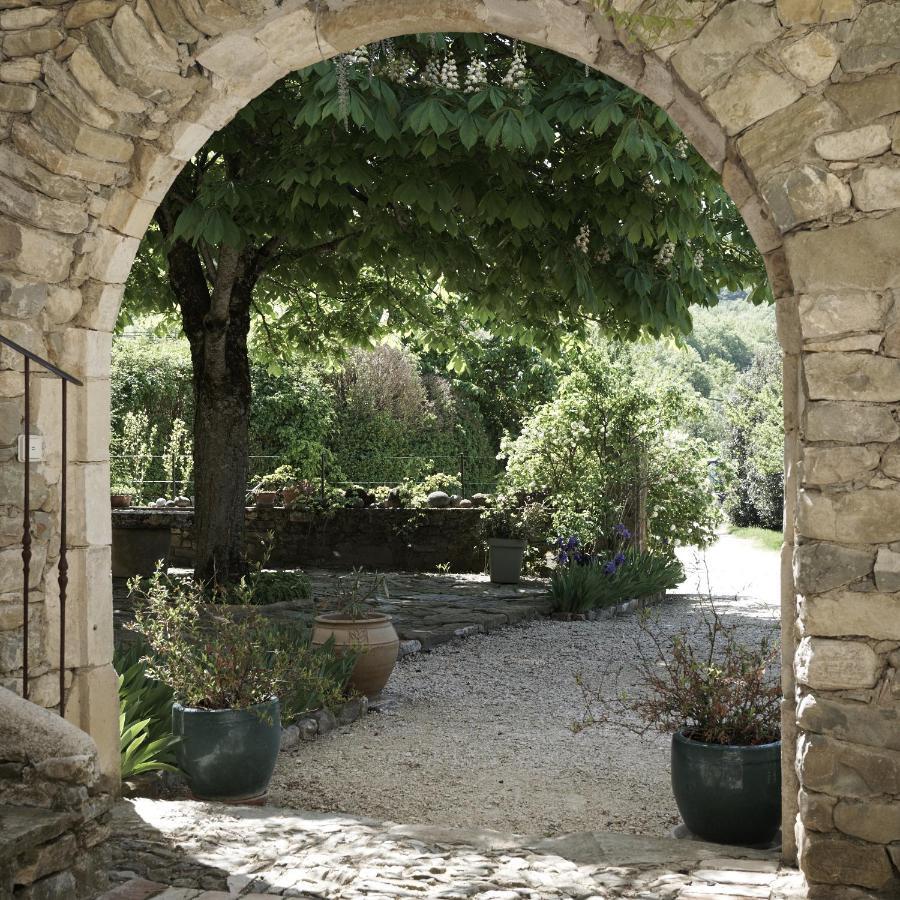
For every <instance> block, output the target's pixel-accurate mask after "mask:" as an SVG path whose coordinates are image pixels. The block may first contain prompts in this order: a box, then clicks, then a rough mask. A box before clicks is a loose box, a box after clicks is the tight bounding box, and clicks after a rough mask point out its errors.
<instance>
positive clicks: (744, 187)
mask: <svg viewBox="0 0 900 900" xmlns="http://www.w3.org/2000/svg"><path fill="white" fill-rule="evenodd" d="M623 5H625V6H627V8H628V9H631V10H634V9H637V10H639V11H640V12H642V13H644V14H652V13H653V12H658V13H661V14H662V15H663V16H668V17H670V18H674V19H675V21H674V23H673V25H672V27H670V28H668V29H667V30H665V31H664V32H663V33H662V34H661V35H656V36H654V35H650V34H648V33H645V32H644V31H643V30H642V28H641V26H640V24H637V25H635V26H634V27H633V28H632V29H631V33H626V32H625V31H624V30H623V29H621V28H619V27H617V26H616V25H615V24H614V23H613V22H612V21H611V20H610V18H609V16H607V15H605V14H604V12H603V11H602V10H600V9H598V8H597V7H596V6H594V5H591V4H589V3H583V2H578V0H515V2H511V0H356V2H354V0H341V2H334V3H327V2H310V3H308V4H306V3H299V2H297V0H285V2H281V3H278V2H276V0H230V2H229V0H77V2H58V0H45V2H43V3H30V2H28V0H0V37H2V45H0V173H2V174H0V273H2V274H0V332H2V333H3V334H5V335H7V336H8V337H10V338H11V339H13V340H14V341H16V342H18V343H19V344H21V345H22V346H24V347H27V348H28V349H29V350H31V351H32V352H34V353H37V354H39V355H41V356H44V357H47V358H49V359H50V360H52V361H53V362H54V364H55V365H57V366H58V367H60V368H62V369H65V370H67V371H70V372H72V373H73V374H74V375H75V376H76V377H78V378H79V379H81V380H82V381H83V382H84V388H83V389H81V390H79V391H78V392H77V397H75V398H73V402H72V403H71V404H70V409H69V434H70V439H71V442H72V449H73V453H74V459H75V465H74V466H73V471H72V478H71V482H70V486H69V500H70V523H71V531H70V535H71V540H72V543H73V544H74V547H73V550H72V553H71V554H70V592H71V599H70V618H69V623H70V624H69V640H68V642H67V645H66V666H67V674H66V679H65V684H66V690H67V691H68V694H69V696H68V703H67V707H66V708H67V716H68V718H69V719H70V720H71V721H72V722H74V723H77V724H78V725H79V726H80V727H81V728H83V729H84V730H86V731H88V732H89V733H90V734H91V735H92V736H93V737H94V738H95V740H96V742H97V744H98V747H99V751H100V759H101V765H102V766H103V767H104V768H105V770H106V771H107V772H108V773H110V774H112V773H114V772H115V770H116V760H117V755H118V740H117V737H118V736H117V727H116V703H115V689H116V685H115V675H114V673H113V670H112V667H111V655H112V599H111V584H110V577H109V571H110V566H109V543H110V516H109V507H108V486H109V480H108V479H109V472H108V453H109V430H108V426H109V382H108V375H109V354H110V340H111V331H112V328H113V326H114V324H115V320H116V316H117V312H118V307H119V303H120V300H121V297H122V292H123V285H124V282H125V280H126V278H127V277H128V272H129V269H130V266H131V263H132V259H133V257H134V254H135V251H136V249H137V246H138V243H139V241H140V239H141V236H142V235H143V233H144V231H145V229H146V227H147V225H148V223H149V222H150V220H151V218H152V216H153V213H154V210H155V207H156V204H157V203H158V202H159V201H160V199H161V198H162V197H163V196H164V195H165V193H166V191H167V189H168V188H169V186H170V184H171V183H172V181H173V179H174V177H175V175H176V174H177V172H178V171H179V169H180V168H181V166H182V165H183V163H184V161H185V160H187V159H189V158H190V156H191V155H192V154H193V153H194V152H195V151H196V150H197V149H198V148H199V147H200V146H201V145H202V144H203V142H204V141H205V140H206V139H207V138H208V137H209V135H210V134H211V133H212V132H213V131H214V130H216V129H218V128H220V127H221V126H222V125H223V124H224V123H226V122H227V121H229V119H230V118H231V117H232V116H234V114H235V113H236V112H237V111H238V110H239V109H241V108H242V107H243V106H244V105H245V104H246V103H247V102H248V101H249V100H250V99H252V98H253V97H255V96H256V95H257V94H259V93H260V92H262V91H263V90H265V89H266V88H267V87H269V86H270V85H271V84H272V83H273V82H274V81H276V80H277V79H278V78H280V77H282V76H283V75H284V74H286V73H287V72H289V71H291V70H293V69H297V68H299V67H302V66H305V65H307V64H309V63H312V62H314V61H316V60H318V59H321V58H322V57H328V56H332V55H334V54H335V53H338V52H342V51H346V50H349V49H351V48H353V47H356V46H358V45H360V44H362V43H365V42H369V41H372V40H375V39H379V38H384V37H388V36H391V35H399V34H404V33H410V32H429V31H437V30H440V31H497V32H503V33H505V34H507V35H509V36H511V37H515V38H519V39H522V40H525V41H531V42H534V43H537V44H541V45H544V46H547V47H550V48H553V49H555V50H558V51H559V52H561V53H566V54H568V55H570V56H572V57H574V58H575V59H578V60H581V61H583V62H584V63H585V64H586V65H589V66H593V67H596V68H598V69H600V70H602V71H604V72H606V73H608V74H610V75H612V76H613V77H615V78H617V79H618V80H619V81H621V82H623V83H624V84H627V85H629V86H632V87H634V88H635V89H637V90H638V91H640V92H641V93H643V94H645V95H646V96H648V97H649V98H650V99H651V100H653V101H655V102H656V103H657V104H659V105H660V106H661V107H663V108H664V109H666V110H667V111H668V113H669V114H670V115H671V117H672V118H673V119H674V120H675V121H676V122H677V123H678V124H679V125H680V126H681V127H682V128H683V130H684V132H685V134H686V136H687V137H688V139H689V140H691V141H692V142H693V143H694V145H695V146H696V147H697V148H698V150H699V151H700V152H701V153H702V154H703V156H704V157H705V158H706V159H707V161H708V162H709V163H710V164H711V165H712V166H713V167H714V168H715V169H716V170H717V171H719V172H721V173H722V179H723V182H724V184H725V186H726V188H727V190H728V191H729V193H730V194H731V196H732V198H733V199H734V201H735V203H736V204H737V205H738V207H739V208H740V210H741V212H742V214H743V216H744V218H745V219H746V221H747V223H748V225H749V227H750V230H751V232H752V234H753V236H754V238H755V240H756V243H757V245H758V247H759V249H760V251H761V252H762V253H763V255H764V257H765V260H766V264H767V267H768V272H769V277H770V280H771V283H772V287H773V290H774V293H775V296H776V297H777V298H778V318H779V330H780V336H781V340H782V345H783V347H784V350H785V432H786V448H785V459H786V475H787V478H786V490H785V494H786V509H785V521H786V530H785V534H786V543H785V550H784V566H783V572H784V588H783V618H782V625H783V638H784V641H783V645H784V654H785V659H784V662H785V665H784V667H783V671H784V688H785V698H786V699H785V706H784V741H785V753H784V785H785V789H784V800H785V819H784V821H785V829H784V832H785V841H786V847H785V853H786V855H787V856H788V857H790V856H792V854H793V851H794V846H793V835H794V833H795V832H794V828H793V827H792V823H793V821H794V817H795V813H796V812H797V809H798V801H799V819H798V820H797V821H798V824H797V829H796V835H797V838H798V841H799V859H800V864H801V866H802V867H803V870H804V872H805V873H806V875H807V877H808V878H809V879H810V881H811V882H813V883H814V884H816V885H818V886H819V889H821V890H823V891H827V890H828V889H830V888H829V886H831V887H833V888H834V890H835V891H837V892H838V893H837V894H836V895H837V896H841V897H846V896H849V894H848V893H847V891H848V890H849V889H848V888H847V887H846V886H847V885H855V886H859V887H864V888H868V889H872V890H878V891H882V892H885V893H888V894H890V893H892V892H893V894H894V895H895V896H896V892H897V889H898V888H897V885H898V869H897V867H898V865H900V825H898V823H900V812H898V805H897V800H896V797H897V796H898V794H900V741H898V737H897V735H898V730H897V727H896V723H897V721H898V718H900V696H898V691H897V688H896V686H895V683H894V673H895V670H896V668H897V667H898V665H900V612H898V610H900V595H898V593H897V590H898V588H900V576H898V573H900V543H898V542H900V464H898V459H900V425H898V419H897V411H898V404H900V307H898V306H897V303H896V300H897V297H896V294H897V291H898V288H900V254H898V253H897V248H898V247H900V155H898V151H900V122H898V116H897V112H898V110H900V39H898V37H900V4H897V3H895V2H885V0H878V2H866V0H777V2H775V3H772V2H765V0H764V2H760V3H756V2H753V0H734V2H729V3H721V2H699V0H696V2H694V0H679V2H675V3H673V2H671V0H646V2H640V0H637V2H631V0H623ZM895 307H897V308H895ZM20 371H21V358H18V357H16V356H14V355H13V354H10V353H9V352H8V351H6V350H3V351H2V352H0V447H2V448H8V447H11V445H12V444H13V443H14V441H15V437H16V435H17V433H18V432H19V431H20V428H21V406H22V403H21V401H22V397H21V393H22V391H21V381H22V379H21V375H20ZM58 390H59V388H58V383H56V384H54V383H53V382H51V381H49V380H45V379H39V380H38V383H37V384H36V386H35V394H36V396H35V398H34V399H35V404H34V409H35V416H36V423H37V427H38V428H39V429H40V430H41V431H42V432H43V433H44V434H46V435H50V434H51V433H52V430H51V428H50V427H49V423H50V417H51V416H52V414H53V411H55V410H58V409H59V406H58V401H59V397H58V396H55V394H56V392H57V391H58ZM33 465H34V469H33V478H32V491H33V494H32V507H33V509H34V516H33V529H34V542H33V547H32V551H33V570H32V571H33V578H34V584H33V591H34V596H35V598H38V597H40V601H39V603H37V604H36V607H37V606H40V616H39V618H40V621H41V623H42V624H41V626H40V627H36V629H35V631H34V638H35V645H34V651H33V654H32V656H33V658H34V659H35V660H37V661H39V662H40V666H41V669H40V673H39V674H38V676H37V677H36V679H35V682H34V692H33V694H32V699H33V700H34V701H35V702H38V703H41V704H44V705H47V706H51V705H55V704H56V703H57V701H58V697H57V693H58V679H57V677H56V674H55V673H54V671H53V670H54V666H55V665H56V664H55V663H54V662H53V660H55V659H56V658H57V655H58V654H57V650H58V648H56V647H55V640H56V639H55V638H54V637H53V635H54V634H55V633H56V628H55V627H54V622H56V621H57V619H58V615H59V606H58V595H57V588H56V587H55V586H54V579H53V577H52V573H53V571H54V566H55V563H56V558H57V554H58V546H59V541H58V535H59V485H60V471H61V460H60V454H59V448H58V446H54V445H53V442H52V441H50V440H48V447H47V453H46V455H45V457H44V459H43V460H42V461H41V462H40V463H37V464H33ZM21 483H22V471H21V464H20V463H17V462H16V461H15V459H14V454H12V453H10V452H7V451H6V450H3V452H2V453H0V509H2V516H3V517H4V518H2V519H0V522H3V523H5V522H6V521H7V518H12V519H16V518H21V512H22V511H21V508H20V505H21V499H20V491H19V490H18V487H17V486H18V485H21ZM0 534H2V535H3V542H2V544H0V629H2V632H0V634H2V644H0V647H2V652H0V670H2V671H0V677H2V679H3V682H4V683H6V684H9V685H10V686H11V687H17V686H19V684H18V679H19V673H20V670H19V667H20V654H21V647H20V646H19V645H18V644H17V641H19V642H20V641H21V630H20V623H19V621H18V617H17V614H15V613H11V612H9V610H14V609H16V608H17V607H16V603H17V602H18V601H20V599H21V598H17V595H16V592H17V591H18V590H19V587H20V586H19V584H18V583H17V579H15V578H10V577H9V576H8V573H9V572H13V573H18V572H19V571H20V570H19V569H18V567H17V566H16V565H15V564H14V563H15V560H16V559H17V557H18V555H19V554H20V548H19V547H18V546H16V542H17V541H18V540H19V538H18V536H16V535H15V534H14V533H10V531H9V529H8V528H6V526H5V525H4V526H3V528H2V529H0ZM795 577H796V589H795ZM795 749H796V754H795V752H794V751H795ZM847 773H852V775H850V774H847ZM876 773H878V774H876Z"/></svg>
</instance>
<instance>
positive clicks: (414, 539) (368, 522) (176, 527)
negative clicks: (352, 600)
mask: <svg viewBox="0 0 900 900" xmlns="http://www.w3.org/2000/svg"><path fill="white" fill-rule="evenodd" d="M480 517H481V513H480V512H479V511H478V510H477V509H415V510H414V509H380V508H376V507H369V508H365V509H356V508H350V509H337V510H334V511H333V512H331V513H329V514H327V515H325V514H316V513H309V512H305V511H304V512H300V511H296V512H295V511H293V510H290V509H285V508H284V507H272V508H259V507H250V508H248V509H247V549H248V552H249V553H250V555H251V557H254V558H258V557H259V555H260V553H261V550H262V548H263V547H271V551H272V553H271V556H270V558H269V562H270V564H271V565H273V566H278V567H282V568H325V569H327V568H337V569H349V568H351V567H353V566H364V567H365V568H367V569H377V570H379V571H382V572H434V571H435V570H436V569H437V567H438V566H439V565H442V564H445V563H449V564H450V570H451V571H453V572H482V571H484V567H485V551H484V547H483V539H482V537H481V534H480V529H479V521H480ZM112 522H113V542H115V540H116V532H117V531H119V530H120V529H122V530H124V529H128V530H133V529H137V528H147V529H155V528H166V527H169V528H171V530H172V545H171V549H170V552H169V564H170V565H172V566H184V567H186V568H190V567H192V566H193V564H194V543H193V533H192V528H193V513H192V512H190V511H188V510H154V509H128V510H113V512H112ZM270 535H272V536H273V538H272V540H271V542H270V539H269V536H270Z"/></svg>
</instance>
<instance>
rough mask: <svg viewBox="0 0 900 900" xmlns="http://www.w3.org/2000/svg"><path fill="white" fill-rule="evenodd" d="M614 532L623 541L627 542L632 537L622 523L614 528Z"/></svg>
mask: <svg viewBox="0 0 900 900" xmlns="http://www.w3.org/2000/svg"><path fill="white" fill-rule="evenodd" d="M613 531H614V532H615V533H616V534H617V535H618V536H619V537H620V538H622V539H623V540H625V541H627V540H628V539H629V538H630V537H631V532H630V531H629V530H628V529H627V528H626V527H625V526H624V525H622V524H621V523H620V524H619V525H616V527H615V528H613Z"/></svg>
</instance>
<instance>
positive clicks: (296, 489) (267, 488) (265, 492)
mask: <svg viewBox="0 0 900 900" xmlns="http://www.w3.org/2000/svg"><path fill="white" fill-rule="evenodd" d="M313 490H315V489H314V487H313V485H312V484H311V483H310V482H308V481H305V480H304V479H302V478H301V477H300V474H299V472H298V471H297V469H295V468H294V467H293V466H287V465H285V466H279V467H278V468H277V469H275V471H274V472H270V473H269V474H268V475H263V477H262V478H261V479H260V480H259V484H258V485H257V486H256V488H254V491H253V493H254V496H255V498H256V505H257V506H274V505H275V504H276V502H277V501H278V499H279V498H280V499H281V502H282V503H283V504H284V505H285V506H290V505H291V504H292V503H293V502H294V500H296V499H297V497H299V496H300V495H301V494H307V493H312V491H313Z"/></svg>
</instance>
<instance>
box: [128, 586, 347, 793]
mask: <svg viewBox="0 0 900 900" xmlns="http://www.w3.org/2000/svg"><path fill="white" fill-rule="evenodd" d="M129 589H130V591H131V597H132V599H133V600H134V601H135V617H134V622H133V623H132V624H131V625H130V626H129V627H130V628H132V630H134V631H136V632H137V633H139V634H140V635H142V636H143V638H144V640H145V641H146V643H147V645H148V648H149V649H148V655H147V657H146V659H145V660H144V661H145V663H146V671H147V674H148V675H149V676H150V677H151V678H154V679H156V680H157V681H160V682H162V683H163V684H166V685H168V686H169V687H170V688H171V689H172V691H173V693H174V698H175V702H174V703H173V705H172V733H173V734H174V735H175V737H176V738H178V739H179V740H178V744H177V761H178V767H179V769H181V771H182V772H184V774H185V777H186V779H187V782H188V786H189V788H190V789H191V792H192V793H193V795H194V796H195V797H197V798H198V799H201V800H221V801H225V802H229V803H261V802H263V801H264V800H265V797H266V792H267V789H268V785H269V781H270V779H271V777H272V772H273V771H274V769H275V762H276V759H277V756H278V750H279V746H280V743H281V704H280V702H279V697H281V698H286V699H288V701H290V700H291V699H292V698H293V696H294V695H295V693H296V691H297V685H298V682H299V681H300V680H301V679H303V678H307V677H308V671H309V670H313V669H316V668H321V665H320V662H321V661H320V659H319V654H321V653H322V649H321V648H312V647H311V646H310V645H309V644H306V645H303V644H301V643H298V642H297V641H296V640H293V639H292V638H293V636H291V635H287V634H283V633H282V632H283V631H284V629H282V630H279V629H277V628H275V627H274V626H273V625H272V624H271V623H270V622H269V621H268V620H267V619H266V618H265V617H264V616H263V615H262V614H261V613H260V612H259V611H258V610H257V609H256V608H254V606H253V605H252V604H253V602H254V600H253V597H252V596H250V595H251V594H252V592H253V590H254V587H253V582H251V581H248V580H247V579H244V580H242V581H241V582H240V583H239V584H238V585H236V586H234V587H233V589H232V591H231V592H230V595H229V597H228V600H229V602H231V603H232V604H234V605H230V606H222V605H217V604H215V603H211V602H210V601H211V599H212V598H213V597H214V594H213V592H212V591H211V590H210V589H209V588H208V586H206V585H203V584H202V583H199V582H197V581H194V580H193V579H191V578H184V579H170V578H167V577H166V576H165V575H164V574H163V573H162V571H161V570H160V569H157V571H156V572H155V573H154V575H153V576H152V577H151V578H150V579H149V580H147V581H145V582H142V581H141V580H140V579H139V578H134V579H132V581H131V582H129ZM304 646H305V648H306V649H304ZM329 649H330V648H329ZM314 656H315V657H316V658H315V659H313V658H312V657H314Z"/></svg>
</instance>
